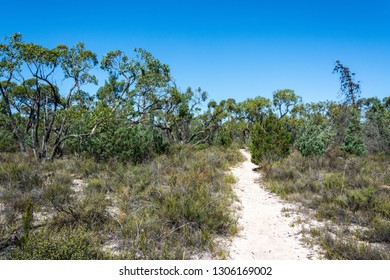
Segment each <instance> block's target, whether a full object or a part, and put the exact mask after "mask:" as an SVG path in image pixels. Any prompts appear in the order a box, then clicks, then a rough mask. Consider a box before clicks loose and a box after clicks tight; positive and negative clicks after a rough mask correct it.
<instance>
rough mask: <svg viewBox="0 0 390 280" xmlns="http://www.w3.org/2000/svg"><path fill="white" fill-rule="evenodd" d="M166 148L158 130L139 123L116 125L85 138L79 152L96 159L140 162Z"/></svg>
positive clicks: (164, 150)
mask: <svg viewBox="0 0 390 280" xmlns="http://www.w3.org/2000/svg"><path fill="white" fill-rule="evenodd" d="M167 150H168V144H167V143H166V142H164V139H163V135H162V133H161V132H160V131H158V130H156V129H153V128H152V127H148V126H144V125H141V124H138V125H134V126H129V127H125V126H118V127H116V126H115V124H113V126H112V127H110V128H108V130H107V131H104V132H101V133H99V134H98V135H97V136H95V137H91V138H90V139H87V140H86V141H85V143H83V145H82V149H81V153H82V154H84V155H87V156H93V157H95V158H96V159H97V160H108V159H111V158H117V159H119V160H121V161H131V162H133V163H142V162H145V161H148V160H150V159H151V158H153V157H154V156H155V155H157V154H161V153H164V152H166V151H167Z"/></svg>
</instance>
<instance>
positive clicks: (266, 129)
mask: <svg viewBox="0 0 390 280" xmlns="http://www.w3.org/2000/svg"><path fill="white" fill-rule="evenodd" d="M290 140H291V135H290V133H289V132H288V131H287V130H286V128H285V127H284V125H283V123H282V121H281V120H278V119H277V118H276V117H275V116H273V115H271V116H269V117H267V118H266V119H265V121H264V122H263V124H262V125H261V124H259V123H256V124H255V126H254V127H253V129H252V131H251V142H250V151H251V154H252V162H253V163H255V164H259V163H260V162H261V161H262V160H268V161H274V160H278V159H281V158H284V157H286V156H288V154H289V153H290Z"/></svg>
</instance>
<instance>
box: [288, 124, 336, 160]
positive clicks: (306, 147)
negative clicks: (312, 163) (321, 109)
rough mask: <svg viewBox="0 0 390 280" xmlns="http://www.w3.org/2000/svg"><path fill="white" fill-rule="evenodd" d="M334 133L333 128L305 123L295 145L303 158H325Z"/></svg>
mask: <svg viewBox="0 0 390 280" xmlns="http://www.w3.org/2000/svg"><path fill="white" fill-rule="evenodd" d="M333 136H334V132H333V129H332V127H331V126H328V125H326V124H324V123H323V124H320V125H319V124H315V123H314V122H312V121H309V122H308V123H305V124H304V125H303V126H302V128H301V129H300V130H299V133H298V136H297V139H296V141H295V145H296V147H297V148H298V150H299V151H300V152H301V154H302V155H303V156H313V155H315V156H323V155H324V154H325V152H326V151H327V149H328V147H329V145H330V143H331V142H332V138H333Z"/></svg>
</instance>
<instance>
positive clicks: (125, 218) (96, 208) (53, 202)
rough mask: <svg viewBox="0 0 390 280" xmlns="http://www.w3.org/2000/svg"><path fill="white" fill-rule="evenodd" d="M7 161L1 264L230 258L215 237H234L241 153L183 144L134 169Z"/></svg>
mask: <svg viewBox="0 0 390 280" xmlns="http://www.w3.org/2000/svg"><path fill="white" fill-rule="evenodd" d="M0 157H1V161H0V186H1V192H0V194H1V197H0V203H1V216H0V218H1V219H0V222H1V223H2V225H1V239H0V256H1V258H14V259H15V258H16V259H106V258H126V259H188V258H192V257H194V256H196V255H197V256H200V255H202V254H205V253H206V254H212V255H216V254H221V256H223V254H222V251H221V250H220V248H218V245H217V244H216V243H215V242H214V238H215V237H216V236H217V235H229V234H233V233H235V232H236V230H237V225H236V220H235V218H234V216H233V215H232V213H231V211H229V209H230V207H231V204H232V200H233V199H234V194H233V191H232V186H231V184H232V182H234V179H233V178H232V177H231V176H229V175H226V172H225V171H226V170H227V168H228V167H229V166H231V165H232V164H235V163H237V162H238V161H239V160H240V159H241V158H240V154H239V153H238V151H237V150H234V149H224V148H218V147H212V148H206V149H201V148H199V147H196V146H185V145H184V146H176V147H173V148H172V151H171V152H170V154H168V155H161V156H158V157H156V158H155V159H154V160H152V161H151V162H149V163H144V164H137V165H134V164H126V163H121V162H116V161H111V162H106V163H102V162H96V161H94V160H91V159H80V158H68V159H60V160H55V161H53V162H47V163H42V164H38V163H36V162H33V161H29V160H24V161H20V157H18V155H15V154H5V153H4V154H1V155H0ZM75 181H78V182H82V184H81V185H77V184H75ZM78 237H79V238H78ZM216 257H218V256H216Z"/></svg>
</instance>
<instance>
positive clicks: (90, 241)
mask: <svg viewBox="0 0 390 280" xmlns="http://www.w3.org/2000/svg"><path fill="white" fill-rule="evenodd" d="M12 258H13V259H20V260H97V259H105V258H107V256H106V255H105V254H104V253H103V252H102V249H101V245H100V244H99V243H98V242H97V239H96V238H95V237H93V236H92V234H89V233H87V232H86V231H85V230H83V229H82V228H76V229H72V228H63V229H61V230H60V231H59V232H55V233H54V232H51V231H39V232H38V231H35V232H32V233H31V234H30V235H29V237H28V239H27V240H26V241H25V242H24V243H23V244H22V246H21V247H19V248H17V249H16V250H15V252H13V257H12Z"/></svg>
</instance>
